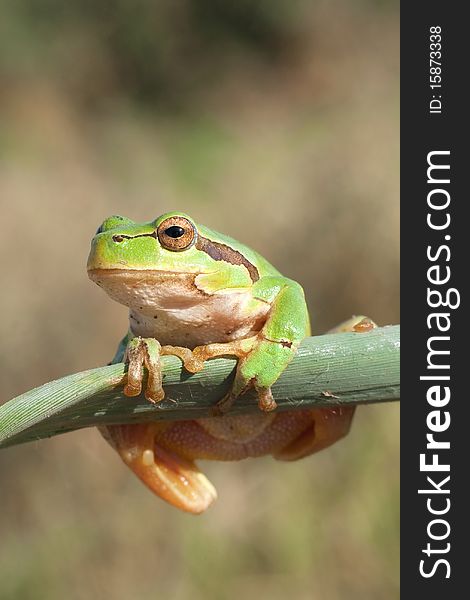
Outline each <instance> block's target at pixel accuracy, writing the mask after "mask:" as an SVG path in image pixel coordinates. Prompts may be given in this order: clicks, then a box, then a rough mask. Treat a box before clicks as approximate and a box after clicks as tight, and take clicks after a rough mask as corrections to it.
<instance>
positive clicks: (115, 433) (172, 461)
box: [100, 423, 217, 514]
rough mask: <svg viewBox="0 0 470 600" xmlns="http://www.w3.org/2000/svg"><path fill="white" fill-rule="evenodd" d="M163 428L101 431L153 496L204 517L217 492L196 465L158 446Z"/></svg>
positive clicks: (154, 425) (118, 427)
mask: <svg viewBox="0 0 470 600" xmlns="http://www.w3.org/2000/svg"><path fill="white" fill-rule="evenodd" d="M162 427H165V424H164V423H163V424H162V423H147V424H138V425H111V426H108V427H105V428H102V429H101V430H100V431H101V433H102V434H103V436H104V437H105V439H106V440H107V441H108V442H109V443H110V444H111V445H112V446H113V447H114V448H115V449H116V450H117V452H118V453H119V455H120V457H121V458H122V460H123V461H124V462H125V463H126V465H127V466H128V467H129V468H130V469H132V471H133V472H134V473H135V474H136V475H137V477H139V479H140V480H141V481H142V482H143V483H144V484H145V485H146V486H147V487H148V488H150V490H152V492H154V493H155V494H156V495H157V496H159V497H160V498H162V499H163V500H165V501H166V502H168V503H169V504H172V505H173V506H175V507H176V508H179V509H181V510H184V511H186V512H189V513H192V514H200V513H202V512H204V511H205V510H206V509H207V508H209V506H210V505H211V504H212V503H213V502H214V500H216V498H217V492H216V490H215V488H214V486H213V485H212V483H211V482H210V481H209V480H208V479H207V477H206V476H205V475H204V474H203V473H201V472H200V471H199V470H198V468H197V467H196V465H195V464H194V463H193V462H192V461H190V460H187V459H186V458H183V457H182V456H180V455H179V454H177V453H176V452H174V451H170V450H167V449H165V448H162V447H161V446H159V445H158V444H156V443H155V436H156V433H157V431H158V430H159V428H162Z"/></svg>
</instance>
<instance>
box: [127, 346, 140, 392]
mask: <svg viewBox="0 0 470 600" xmlns="http://www.w3.org/2000/svg"><path fill="white" fill-rule="evenodd" d="M127 360H128V367H127V383H126V385H125V386H124V393H125V394H126V396H138V395H139V394H140V392H141V391H142V379H143V377H144V348H143V345H142V340H141V339H140V338H135V339H134V340H132V341H131V343H130V344H129V346H128V348H127Z"/></svg>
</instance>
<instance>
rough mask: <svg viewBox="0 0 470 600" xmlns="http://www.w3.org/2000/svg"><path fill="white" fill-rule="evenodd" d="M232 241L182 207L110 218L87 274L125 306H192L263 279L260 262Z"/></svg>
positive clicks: (93, 246) (98, 236)
mask: <svg viewBox="0 0 470 600" xmlns="http://www.w3.org/2000/svg"><path fill="white" fill-rule="evenodd" d="M227 240H228V238H225V237H224V236H221V235H220V234H217V233H215V232H213V231H211V230H209V229H207V228H204V227H201V226H198V225H196V223H195V222H194V221H193V220H192V219H191V217H189V216H188V215H186V214H183V213H179V212H178V213H177V212H172V213H166V214H164V215H162V216H160V217H158V218H157V219H155V220H154V221H150V222H148V223H135V222H134V221H132V220H130V219H128V218H126V217H120V216H113V217H109V218H108V219H106V220H105V221H104V222H103V223H102V225H101V226H100V227H99V228H98V231H97V232H96V234H95V236H94V238H93V240H92V242H91V251H90V255H89V257H88V264H87V269H88V275H89V277H90V279H92V280H93V281H94V282H95V283H97V284H98V285H99V286H101V287H103V289H104V290H105V291H106V292H107V293H108V294H109V295H110V296H111V297H112V298H113V299H114V300H117V301H118V302H120V303H121V304H125V305H126V306H130V307H133V308H139V309H140V310H144V311H145V310H146V309H147V308H148V309H149V310H152V309H153V308H156V307H158V308H167V307H168V308H170V307H171V308H172V309H175V308H178V307H184V306H188V305H191V304H194V303H196V302H198V301H200V300H201V297H203V296H207V294H208V293H209V294H210V293H214V292H215V291H221V292H223V291H224V290H226V289H233V288H246V287H249V286H250V285H252V284H253V282H254V281H256V279H257V278H258V276H259V275H258V271H257V269H256V267H255V266H253V264H252V263H250V262H249V261H248V260H247V259H246V258H245V256H244V255H243V253H242V252H240V251H238V250H236V249H234V248H233V247H231V246H233V244H232V245H228V244H227Z"/></svg>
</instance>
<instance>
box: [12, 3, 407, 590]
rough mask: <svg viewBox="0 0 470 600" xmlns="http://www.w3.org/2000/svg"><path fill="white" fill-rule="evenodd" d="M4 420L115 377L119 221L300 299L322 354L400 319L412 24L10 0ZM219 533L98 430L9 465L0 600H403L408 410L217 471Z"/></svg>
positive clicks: (387, 412) (329, 11)
mask: <svg viewBox="0 0 470 600" xmlns="http://www.w3.org/2000/svg"><path fill="white" fill-rule="evenodd" d="M0 8H1V14H2V18H1V19H0V108H1V114H0V206H1V224H2V234H1V235H0V252H1V260H2V294H1V309H2V314H3V341H2V344H1V345H0V353H1V360H0V362H1V364H0V381H1V386H2V394H1V399H0V402H1V401H5V400H7V399H9V398H11V397H13V396H15V395H18V394H20V393H21V392H23V391H26V390H28V389H30V388H32V387H35V386H38V385H40V384H42V383H44V382H46V381H49V380H51V379H54V378H57V377H61V376H63V375H65V374H68V373H72V372H76V371H80V370H84V369H87V368H91V367H94V366H98V365H101V364H104V363H106V362H107V361H108V360H109V359H110V357H112V355H113V353H114V349H115V346H116V344H117V342H118V340H119V339H120V337H121V336H122V335H123V333H124V331H125V329H126V326H127V317H126V310H125V309H124V307H121V306H119V305H117V304H114V303H113V302H112V301H111V300H109V299H108V298H107V297H106V296H105V295H104V294H103V293H102V292H101V291H100V290H99V289H98V288H97V287H96V286H94V285H93V284H92V283H91V282H89V281H88V279H87V277H86V272H85V261H86V258H87V253H88V246H89V241H90V238H91V237H92V236H93V234H94V232H95V230H96V228H97V227H98V225H99V224H100V222H101V221H102V220H103V219H104V218H105V217H106V216H108V215H110V214H124V215H126V216H129V217H131V218H133V219H135V220H141V221H143V220H150V219H153V218H154V217H156V216H157V215H159V214H161V213H162V212H165V211H167V210H171V209H181V210H184V211H186V212H188V213H189V214H191V215H192V216H193V217H194V218H195V219H196V220H197V221H199V222H202V223H204V224H206V225H207V226H209V227H211V228H213V229H216V230H220V231H222V232H224V233H227V234H229V235H231V236H233V237H235V238H237V239H239V240H240V241H242V242H244V243H246V244H248V245H250V246H252V247H253V248H255V249H256V250H258V251H260V252H261V253H262V254H263V255H265V256H266V257H267V258H268V259H269V260H270V261H272V262H273V263H274V264H275V265H276V266H277V267H278V268H279V269H280V270H281V271H282V272H284V273H286V274H287V275H289V276H290V277H292V278H294V279H297V280H298V281H300V282H301V283H302V284H303V285H304V287H305V290H306V294H307V298H308V301H309V305H310V307H311V313H312V321H313V327H314V330H315V332H322V331H324V330H326V329H327V328H329V327H331V326H333V325H334V324H335V323H338V322H339V321H341V320H343V319H344V318H346V317H348V316H350V315H351V314H360V313H364V314H368V315H370V316H371V317H373V318H374V319H375V320H376V321H378V322H379V323H380V324H389V323H397V322H399V316H398V247H397V246H398V42H399V31H398V3H397V2H391V1H386V0H382V1H378V0H376V1H372V0H368V1H366V0H358V1H352V0H329V1H326V0H321V1H314V2H311V1H308V0H294V1H289V0H259V1H250V0H238V1H237V2H234V1H229V0H194V1H191V0H178V1H175V0H161V1H160V2H156V3H151V2H145V1H143V0H136V1H133V2H130V1H126V0H94V1H93V2H92V1H90V0H69V1H68V2H62V1H59V0H43V1H42V2H35V1H34V0H16V1H13V0H12V1H8V0H7V1H5V0H0ZM204 469H205V470H206V472H207V473H208V475H209V476H210V478H211V480H212V481H213V482H214V483H215V485H216V486H217V488H218V491H219V500H218V502H217V503H216V505H215V506H214V507H213V508H212V509H211V510H210V511H209V512H208V513H207V514H206V515H204V516H201V517H197V518H195V517H191V516H188V515H185V514H182V513H179V512H177V511H176V510H175V509H173V508H170V507H169V506H167V505H166V504H164V503H163V502H162V501H160V500H159V499H157V498H154V497H153V496H152V495H151V494H149V493H148V492H147V490H146V489H145V488H144V487H143V486H142V485H141V484H140V483H139V482H138V481H137V479H135V478H134V477H133V476H132V475H131V473H130V471H128V470H127V469H126V468H125V467H124V466H123V465H122V464H121V462H120V461H119V459H118V457H117V455H115V454H114V452H113V451H112V450H111V449H110V448H109V447H108V446H107V444H106V443H105V442H104V441H103V440H102V439H101V437H100V436H99V434H98V433H97V432H96V431H95V430H84V431H80V432H76V433H73V434H68V435H65V436H62V437H57V438H54V439H52V440H49V441H43V442H40V443H39V442H38V443H34V444H28V445H25V446H20V447H16V448H12V449H8V450H4V451H1V452H0V489H1V492H0V498H1V505H0V598H1V600H12V599H15V600H17V599H20V600H28V599H34V600H36V599H42V598H44V599H47V600H59V599H60V600H62V599H63V598H70V599H72V600H75V599H77V600H82V599H83V600H85V599H87V600H88V599H90V598H99V599H101V598H114V599H116V600H128V599H137V600H139V599H141V598H142V599H143V598H166V597H170V598H175V599H176V600H179V599H187V598H191V599H195V600H198V599H202V598H204V599H207V598H215V599H234V598H240V597H241V598H247V599H248V598H249V599H251V598H265V597H269V598H272V599H273V600H277V599H283V598H292V599H295V600H303V599H305V600H307V599H313V600H323V599H325V600H343V599H348V600H355V599H361V600H363V599H369V598H370V599H374V600H375V599H376V600H381V599H384V600H389V599H395V598H398V407H397V406H396V405H384V406H372V407H367V408H365V407H363V408H361V409H359V410H358V414H357V416H356V419H355V422H354V425H353V429H352V431H351V433H350V435H349V436H348V437H347V438H346V439H345V440H343V441H342V442H340V443H339V444H337V445H336V446H334V447H333V448H331V449H329V450H327V451H325V452H323V453H320V454H318V455H317V456H314V457H311V458H309V459H306V460H304V461H299V462H297V463H293V464H282V463H276V462H275V461H274V460H272V459H270V458H265V459H257V460H249V461H244V462H241V463H226V464H222V463H207V464H205V465H204Z"/></svg>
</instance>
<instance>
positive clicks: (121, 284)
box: [88, 269, 207, 312]
mask: <svg viewBox="0 0 470 600" xmlns="http://www.w3.org/2000/svg"><path fill="white" fill-rule="evenodd" d="M198 275H199V273H189V272H176V271H175V272H174V271H158V270H156V269H155V270H148V269H145V270H144V269H142V270H138V269H90V270H89V271H88V276H89V278H90V279H91V280H92V281H94V282H95V283H96V284H97V285H99V286H100V287H101V288H103V290H104V291H105V292H106V293H107V294H108V295H109V296H110V297H111V298H112V299H113V300H115V301H116V302H119V303H120V304H124V305H125V306H129V307H130V308H134V309H137V310H140V311H143V312H146V311H147V310H149V311H152V310H154V309H164V310H165V309H166V310H168V309H170V308H178V307H180V308H181V307H188V306H193V305H195V304H198V303H199V302H201V300H203V299H204V298H207V295H206V294H205V293H204V292H203V291H201V290H200V289H198V287H197V285H196V282H195V279H196V277H197V276H198Z"/></svg>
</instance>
